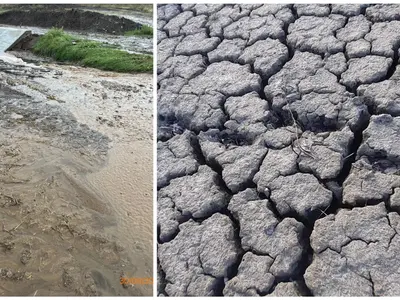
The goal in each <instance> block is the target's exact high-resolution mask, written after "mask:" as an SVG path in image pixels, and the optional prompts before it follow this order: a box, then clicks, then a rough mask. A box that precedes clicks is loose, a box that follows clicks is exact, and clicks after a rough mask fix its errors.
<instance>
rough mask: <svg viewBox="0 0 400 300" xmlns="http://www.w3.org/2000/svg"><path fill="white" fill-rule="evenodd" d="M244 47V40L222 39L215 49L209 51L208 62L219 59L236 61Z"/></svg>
mask: <svg viewBox="0 0 400 300" xmlns="http://www.w3.org/2000/svg"><path fill="white" fill-rule="evenodd" d="M245 47H246V41H245V40H242V39H233V40H227V39H224V40H223V41H222V42H221V43H220V44H219V45H218V47H217V49H215V50H213V51H211V52H209V53H208V54H207V55H208V60H209V62H210V63H214V62H220V61H231V62H236V60H237V59H238V58H239V56H240V55H241V54H242V52H243V50H244V48H245Z"/></svg>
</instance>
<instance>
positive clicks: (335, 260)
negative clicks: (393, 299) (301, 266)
mask: <svg viewBox="0 0 400 300" xmlns="http://www.w3.org/2000/svg"><path fill="white" fill-rule="evenodd" d="M399 221H400V216H399V215H398V214H397V213H389V214H388V213H387V211H386V208H385V205H384V204H383V203H381V204H379V205H376V206H366V207H360V208H354V209H352V210H347V209H342V210H340V211H339V212H338V213H337V214H336V215H335V216H334V215H330V216H327V217H325V218H323V219H320V220H317V222H316V223H315V225H314V231H313V233H312V234H311V247H312V248H313V250H314V258H313V261H312V263H311V265H310V266H309V267H308V269H307V270H306V273H305V275H304V278H305V282H306V284H307V286H308V287H309V288H310V290H311V292H312V293H313V295H316V296H330V295H335V296H337V295H341V296H368V295H370V296H371V295H376V296H393V295H397V294H398V293H399V292H400V286H399V285H398V283H397V280H398V279H399V276H400V273H399V271H398V263H399V262H398V255H397V254H396V253H398V251H399V249H400V239H399V236H398V234H397V232H398V231H397V230H398V225H399Z"/></svg>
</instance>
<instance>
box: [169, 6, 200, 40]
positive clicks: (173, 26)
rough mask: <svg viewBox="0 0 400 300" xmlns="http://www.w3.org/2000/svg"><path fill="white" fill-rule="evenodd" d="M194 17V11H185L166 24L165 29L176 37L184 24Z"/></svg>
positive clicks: (171, 35) (170, 35)
mask: <svg viewBox="0 0 400 300" xmlns="http://www.w3.org/2000/svg"><path fill="white" fill-rule="evenodd" d="M192 17H193V12H191V11H184V12H182V13H180V14H178V15H176V16H175V17H173V18H172V19H171V20H169V21H168V23H167V24H166V25H165V26H164V28H163V30H164V31H166V32H167V33H168V36H169V37H175V36H178V35H179V32H180V30H181V28H182V26H183V25H185V24H186V23H187V21H188V20H189V19H190V18H192Z"/></svg>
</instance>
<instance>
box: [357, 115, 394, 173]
mask: <svg viewBox="0 0 400 300" xmlns="http://www.w3.org/2000/svg"><path fill="white" fill-rule="evenodd" d="M357 155H358V156H368V157H370V158H381V159H385V160H389V161H390V162H392V163H394V164H396V165H400V117H395V118H393V117H392V116H390V115H386V114H384V115H377V116H372V117H371V120H370V123H369V125H368V127H367V129H366V130H365V131H364V132H363V143H362V144H361V146H360V148H359V149H358V152H357Z"/></svg>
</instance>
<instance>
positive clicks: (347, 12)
mask: <svg viewBox="0 0 400 300" xmlns="http://www.w3.org/2000/svg"><path fill="white" fill-rule="evenodd" d="M366 6H367V5H366V4H331V7H332V10H331V13H332V14H339V15H344V16H346V17H351V16H357V15H359V14H360V13H361V10H362V9H363V8H365V7H366Z"/></svg>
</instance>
